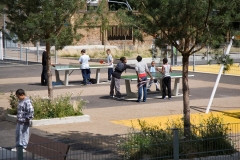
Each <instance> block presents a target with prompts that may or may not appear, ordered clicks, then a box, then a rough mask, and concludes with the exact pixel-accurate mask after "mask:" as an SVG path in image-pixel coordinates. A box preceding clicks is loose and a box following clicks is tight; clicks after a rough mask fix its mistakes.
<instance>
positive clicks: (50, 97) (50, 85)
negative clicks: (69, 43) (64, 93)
mask: <svg viewBox="0 0 240 160" xmlns="http://www.w3.org/2000/svg"><path fill="white" fill-rule="evenodd" d="M50 47H51V46H50V43H49V42H46V52H47V75H48V98H49V99H50V100H53V88H52V70H51V52H50Z"/></svg>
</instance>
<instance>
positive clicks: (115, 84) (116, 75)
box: [110, 57, 135, 99]
mask: <svg viewBox="0 0 240 160" xmlns="http://www.w3.org/2000/svg"><path fill="white" fill-rule="evenodd" d="M126 63H127V59H126V57H121V58H120V62H119V63H118V64H117V66H116V67H115V70H114V72H113V73H112V81H111V84H110V98H114V89H115V95H116V98H117V99H124V97H122V95H121V92H120V79H121V75H122V72H123V71H125V70H126V69H127V68H129V69H135V67H132V66H129V65H127V64H126Z"/></svg>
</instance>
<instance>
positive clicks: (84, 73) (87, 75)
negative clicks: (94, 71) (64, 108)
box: [82, 69, 91, 84]
mask: <svg viewBox="0 0 240 160" xmlns="http://www.w3.org/2000/svg"><path fill="white" fill-rule="evenodd" d="M90 74H91V70H90V69H82V77H83V84H87V82H88V80H89V79H90Z"/></svg>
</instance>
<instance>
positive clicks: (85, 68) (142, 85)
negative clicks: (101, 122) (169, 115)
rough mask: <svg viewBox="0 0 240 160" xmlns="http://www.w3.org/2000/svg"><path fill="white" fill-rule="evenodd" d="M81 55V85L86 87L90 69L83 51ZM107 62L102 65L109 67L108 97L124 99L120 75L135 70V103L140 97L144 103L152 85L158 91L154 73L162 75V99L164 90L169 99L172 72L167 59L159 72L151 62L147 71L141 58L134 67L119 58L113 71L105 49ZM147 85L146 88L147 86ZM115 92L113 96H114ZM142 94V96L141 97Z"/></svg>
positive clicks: (109, 52)
mask: <svg viewBox="0 0 240 160" xmlns="http://www.w3.org/2000/svg"><path fill="white" fill-rule="evenodd" d="M81 53H82V55H81V57H80V58H79V63H80V64H81V71H82V76H83V84H84V85H86V84H88V83H89V82H88V81H89V79H90V74H91V71H90V67H89V63H88V61H89V60H90V57H89V56H88V55H87V54H86V51H85V49H83V50H82V51H81ZM106 53H107V62H103V64H107V65H109V66H110V67H109V68H108V81H109V82H111V83H110V97H111V98H115V97H116V98H117V99H124V97H122V95H121V92H120V79H121V74H122V73H123V71H125V70H126V69H135V71H136V74H137V77H138V100H137V102H141V97H143V99H142V102H146V99H147V92H149V91H150V87H151V85H152V84H153V83H155V85H156V91H160V89H159V82H158V79H156V78H155V75H156V71H158V72H160V73H162V74H163V79H162V99H165V98H166V95H167V94H166V89H167V90H168V92H167V93H168V99H171V76H170V72H172V68H171V66H170V65H169V64H168V60H167V58H164V59H163V66H162V69H161V70H160V69H159V68H158V67H156V66H155V62H154V61H152V62H151V67H150V69H148V66H147V64H146V63H145V62H142V57H141V56H137V58H136V60H137V63H136V64H135V67H132V66H130V65H127V64H126V63H127V59H126V57H121V58H120V62H119V63H118V64H117V65H116V67H115V69H113V67H114V66H113V57H112V55H111V50H110V49H107V50H106ZM147 75H148V76H149V77H150V81H149V83H148V78H147ZM147 84H148V86H147ZM114 91H115V95H114ZM142 94H143V96H142Z"/></svg>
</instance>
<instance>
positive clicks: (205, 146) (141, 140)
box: [117, 115, 236, 160]
mask: <svg viewBox="0 0 240 160" xmlns="http://www.w3.org/2000/svg"><path fill="white" fill-rule="evenodd" d="M200 124H201V125H198V126H197V125H192V126H191V135H190V136H189V137H190V138H189V139H186V138H185V137H184V126H183V120H182V119H177V120H175V121H168V122H167V123H166V126H167V127H166V128H163V127H162V126H161V124H160V125H153V126H152V125H150V124H147V123H146V122H144V121H140V120H139V125H140V127H141V129H140V132H136V131H135V130H134V129H133V128H132V131H131V132H130V133H129V134H128V136H127V138H122V139H121V140H119V143H118V144H117V145H118V146H119V147H120V148H121V149H123V151H124V152H123V153H124V154H123V157H124V159H128V160H136V159H144V158H146V157H147V158H149V159H157V158H156V157H158V158H159V159H172V158H173V147H174V146H173V138H174V137H173V128H175V129H178V131H179V132H178V133H179V137H178V138H179V154H180V158H182V159H184V158H196V157H206V156H213V155H223V154H232V153H234V152H236V150H235V149H234V147H235V146H234V143H233V140H232V139H231V138H230V137H229V134H228V133H229V132H228V131H229V130H230V127H229V125H224V124H223V123H222V119H221V118H219V117H214V116H213V115H211V116H210V117H209V118H207V119H203V120H202V121H201V122H200ZM160 157H162V158H160ZM164 157H165V158H164Z"/></svg>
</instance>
